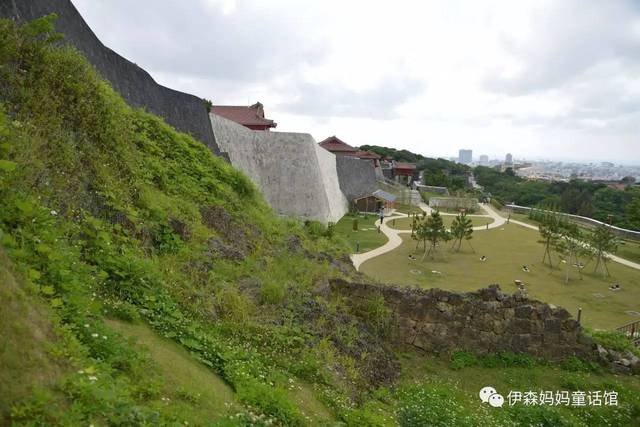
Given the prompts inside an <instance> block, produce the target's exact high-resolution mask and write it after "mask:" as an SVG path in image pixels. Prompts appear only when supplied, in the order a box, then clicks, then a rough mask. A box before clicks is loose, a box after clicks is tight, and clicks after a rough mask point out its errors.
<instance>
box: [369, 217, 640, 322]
mask: <svg viewBox="0 0 640 427" xmlns="http://www.w3.org/2000/svg"><path fill="white" fill-rule="evenodd" d="M538 239H539V235H538V232H536V231H534V230H529V229H526V228H524V227H520V226H517V225H515V224H510V225H505V226H504V227H500V228H496V229H493V230H489V231H484V230H483V231H477V232H475V233H474V237H473V239H472V240H471V244H472V245H473V247H474V248H475V252H472V250H471V248H470V247H469V246H468V245H466V244H463V251H462V252H460V253H453V252H451V250H450V249H449V247H450V244H446V245H444V246H442V247H441V249H440V251H439V253H438V254H437V255H436V257H435V259H434V260H430V259H425V260H424V261H420V258H421V256H418V260H417V261H412V260H410V259H409V258H408V256H409V254H413V253H415V247H416V242H415V241H414V240H412V239H411V237H410V236H409V235H405V236H403V240H404V243H403V244H402V245H401V246H400V247H399V248H397V249H395V250H394V251H392V252H389V253H387V254H384V255H381V256H379V257H376V258H374V259H371V260H369V261H367V262H365V263H364V264H362V265H361V267H360V270H361V271H362V272H364V273H365V274H367V275H369V276H371V277H373V278H375V279H376V280H380V281H382V282H387V283H395V284H399V285H414V286H420V287H426V288H430V287H438V288H443V289H449V290H453V291H461V292H465V291H472V290H476V289H478V288H482V287H485V286H487V285H489V284H492V283H498V284H500V286H501V288H502V290H503V291H504V292H509V293H511V292H514V291H515V290H516V286H515V284H514V280H516V279H519V280H522V281H523V282H524V283H525V285H526V289H527V291H528V293H529V296H530V297H532V298H535V299H539V300H541V301H545V302H548V303H551V304H555V305H558V306H562V307H564V308H566V309H567V310H569V311H570V312H571V313H572V314H573V315H575V314H576V312H577V310H578V307H581V308H582V309H583V314H582V319H583V323H584V324H585V325H586V326H589V327H593V328H603V329H610V328H614V327H617V326H620V325H622V324H625V323H628V322H631V321H633V320H637V319H640V316H635V315H633V314H629V313H626V312H627V311H635V312H639V313H640V271H638V270H634V269H631V268H629V267H625V266H622V265H620V264H617V263H614V262H610V263H608V266H609V270H610V272H611V274H612V277H611V278H609V279H603V278H602V275H600V274H598V275H595V274H593V273H592V271H593V262H592V263H589V264H587V266H586V267H585V269H584V270H583V279H582V280H580V279H579V278H578V272H577V269H576V268H574V267H570V281H569V283H568V284H565V283H564V279H565V269H564V268H563V269H558V268H554V269H553V270H550V268H549V266H548V265H543V264H542V262H541V260H542V255H543V253H544V249H543V246H542V245H541V244H540V243H538ZM481 255H485V256H486V257H487V261H486V262H481V261H480V259H479V258H480V256H481ZM523 265H527V266H528V267H529V268H530V270H531V271H530V272H529V273H525V272H523V271H522V266H523ZM562 265H563V266H564V265H565V264H562ZM433 271H436V272H439V273H433ZM613 282H617V283H619V284H620V286H621V287H622V289H621V290H620V291H617V292H612V291H610V290H609V289H608V288H609V286H610V285H611V284H612V283H613Z"/></svg>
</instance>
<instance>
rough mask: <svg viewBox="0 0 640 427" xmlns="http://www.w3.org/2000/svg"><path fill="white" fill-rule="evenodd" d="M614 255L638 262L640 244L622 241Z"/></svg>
mask: <svg viewBox="0 0 640 427" xmlns="http://www.w3.org/2000/svg"><path fill="white" fill-rule="evenodd" d="M616 255H618V256H621V257H622V258H626V259H628V260H630V261H635V262H640V242H633V241H631V240H623V241H622V242H621V244H620V246H618V251H617V252H616Z"/></svg>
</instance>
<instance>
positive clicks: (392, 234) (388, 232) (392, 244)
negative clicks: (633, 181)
mask: <svg viewBox="0 0 640 427" xmlns="http://www.w3.org/2000/svg"><path fill="white" fill-rule="evenodd" d="M419 206H420V209H422V210H423V211H425V212H427V213H428V214H430V213H431V208H430V207H429V206H427V205H426V204H425V203H423V202H420V204H419ZM480 206H482V207H483V208H484V210H485V211H486V212H487V215H469V216H470V217H490V218H493V222H492V223H491V224H489V227H487V226H486V225H479V226H476V227H473V230H474V231H482V230H487V229H489V230H491V229H494V228H498V227H502V226H503V225H504V224H505V223H506V222H507V220H506V219H505V218H504V217H503V216H502V215H500V214H498V213H497V212H496V211H495V210H494V209H493V208H492V207H491V206H489V205H488V204H481V205H480ZM440 215H452V216H455V215H456V214H450V213H443V212H441V213H440ZM408 216H409V215H407V214H404V213H399V212H393V213H392V214H391V215H390V216H388V217H386V218H385V219H384V221H383V223H382V225H381V226H380V231H382V232H383V233H384V234H385V236H387V238H388V239H389V241H388V242H387V243H385V244H384V245H382V246H380V247H378V248H375V249H373V250H370V251H368V252H364V253H361V254H353V255H351V261H352V262H353V265H354V267H355V268H356V270H359V269H360V265H362V263H363V262H365V261H368V260H370V259H371V258H375V257H377V256H380V255H382V254H386V253H387V252H391V251H392V250H394V249H395V248H397V247H398V246H400V245H401V244H402V237H400V234H407V233H411V230H396V229H394V228H391V227H389V226H388V225H387V222H389V221H393V220H394V219H399V218H406V217H408ZM509 223H513V224H516V225H519V226H521V227H525V228H529V229H531V230H536V231H537V230H538V227H537V226H535V225H531V224H527V223H525V222H522V221H516V220H513V219H510V220H509ZM376 224H379V222H377V223H376ZM609 258H610V259H611V260H612V261H614V262H617V263H620V264H622V265H626V266H627V267H631V268H635V269H637V270H640V264H638V263H636V262H633V261H629V260H627V259H624V258H620V257H618V256H615V255H612V254H609Z"/></svg>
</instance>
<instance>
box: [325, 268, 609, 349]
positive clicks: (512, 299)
mask: <svg viewBox="0 0 640 427" xmlns="http://www.w3.org/2000/svg"><path fill="white" fill-rule="evenodd" d="M331 292H332V294H334V295H340V296H344V297H347V301H348V302H349V303H350V304H354V305H358V304H366V303H367V302H369V301H373V300H374V299H379V298H380V297H382V298H384V303H385V305H386V307H387V308H388V309H390V310H391V313H392V331H391V333H390V336H392V337H394V339H395V340H397V341H399V342H400V343H402V344H405V345H410V346H413V347H416V348H418V349H420V350H424V351H426V352H429V353H435V354H449V353H451V352H453V351H457V350H466V351H471V352H473V353H476V354H487V353H495V352H500V351H512V352H527V353H529V354H531V355H533V356H536V357H541V358H545V359H548V360H563V359H566V358H567V357H569V356H571V355H576V356H579V357H582V358H585V359H594V358H596V356H597V351H596V350H595V345H594V343H593V341H592V340H591V338H589V337H587V336H585V335H584V334H583V333H582V328H581V326H580V324H579V323H578V322H577V321H576V320H574V319H572V318H571V316H570V314H569V313H568V312H567V311H566V310H564V309H562V308H556V307H553V306H550V305H548V304H545V303H542V302H540V301H535V300H530V299H527V298H526V297H522V296H518V295H507V294H504V293H502V292H501V291H500V288H499V287H498V286H497V285H492V286H490V287H489V288H486V289H480V290H478V291H476V292H469V293H461V294H460V293H454V292H449V291H444V290H440V289H429V290H422V289H413V288H397V287H389V286H380V285H370V284H356V283H349V282H346V281H344V280H333V281H332V282H331Z"/></svg>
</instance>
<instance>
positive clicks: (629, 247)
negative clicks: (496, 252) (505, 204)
mask: <svg viewBox="0 0 640 427" xmlns="http://www.w3.org/2000/svg"><path fill="white" fill-rule="evenodd" d="M500 215H502V216H504V217H505V218H506V217H507V216H508V215H509V214H508V212H506V211H501V212H500ZM511 218H513V219H515V220H518V221H521V222H525V223H527V224H531V225H535V226H537V225H538V222H537V221H534V220H532V219H530V218H529V216H528V215H525V214H517V213H514V214H511ZM580 228H581V229H582V231H583V232H584V233H586V234H591V230H592V229H590V228H588V227H584V226H581V227H580ZM616 255H618V256H620V257H622V258H626V259H628V260H630V261H635V262H640V242H638V241H633V240H622V241H621V242H620V246H618V251H617V252H616Z"/></svg>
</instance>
